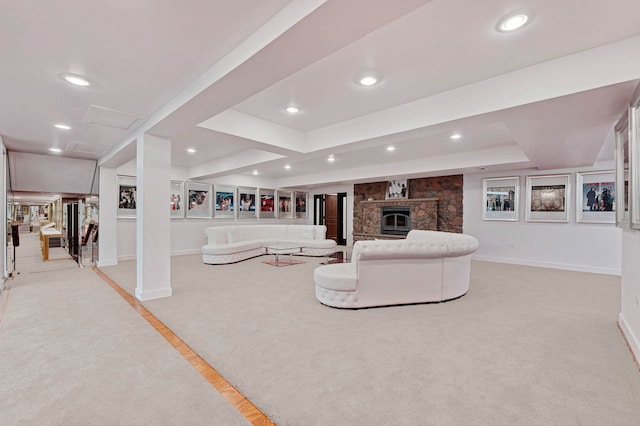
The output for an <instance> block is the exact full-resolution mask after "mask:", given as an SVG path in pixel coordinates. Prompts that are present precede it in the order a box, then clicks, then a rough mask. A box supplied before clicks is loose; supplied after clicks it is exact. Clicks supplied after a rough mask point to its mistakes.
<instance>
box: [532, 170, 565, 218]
mask: <svg viewBox="0 0 640 426" xmlns="http://www.w3.org/2000/svg"><path fill="white" fill-rule="evenodd" d="M570 189H571V188H570V184H569V175H549V176H527V200H526V220H527V221H529V222H568V221H569V204H568V203H567V200H569V199H570V198H569V197H570V195H571V194H570Z"/></svg>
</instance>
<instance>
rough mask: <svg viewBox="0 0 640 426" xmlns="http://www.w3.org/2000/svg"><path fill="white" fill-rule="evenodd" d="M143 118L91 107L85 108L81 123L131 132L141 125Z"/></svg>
mask: <svg viewBox="0 0 640 426" xmlns="http://www.w3.org/2000/svg"><path fill="white" fill-rule="evenodd" d="M143 120H144V117H141V116H139V115H135V114H130V113H128V112H122V111H116V110H114V109H109V108H103V107H99V106H96V105H91V106H90V107H89V108H87V112H85V114H84V117H82V122H83V123H85V124H98V125H100V126H106V127H115V128H118V129H122V130H131V129H134V128H135V127H137V126H138V125H139V124H141V123H142V121H143Z"/></svg>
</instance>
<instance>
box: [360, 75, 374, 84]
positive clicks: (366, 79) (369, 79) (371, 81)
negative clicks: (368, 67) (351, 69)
mask: <svg viewBox="0 0 640 426" xmlns="http://www.w3.org/2000/svg"><path fill="white" fill-rule="evenodd" d="M377 82H378V79H377V78H375V77H373V76H370V75H368V76H366V77H362V78H361V79H360V84H362V85H363V86H373V85H374V84H376V83H377Z"/></svg>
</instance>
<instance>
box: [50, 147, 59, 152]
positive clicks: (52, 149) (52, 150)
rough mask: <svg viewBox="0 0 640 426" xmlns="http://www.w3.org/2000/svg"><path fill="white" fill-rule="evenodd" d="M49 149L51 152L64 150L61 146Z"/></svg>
mask: <svg viewBox="0 0 640 426" xmlns="http://www.w3.org/2000/svg"><path fill="white" fill-rule="evenodd" d="M49 151H51V152H62V150H61V149H60V148H49Z"/></svg>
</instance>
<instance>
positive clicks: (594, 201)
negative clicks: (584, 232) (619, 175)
mask: <svg viewBox="0 0 640 426" xmlns="http://www.w3.org/2000/svg"><path fill="white" fill-rule="evenodd" d="M616 198H617V197H616V182H615V172H614V171H613V170H609V171H602V172H584V173H576V222H587V223H616V214H615V205H616Z"/></svg>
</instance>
